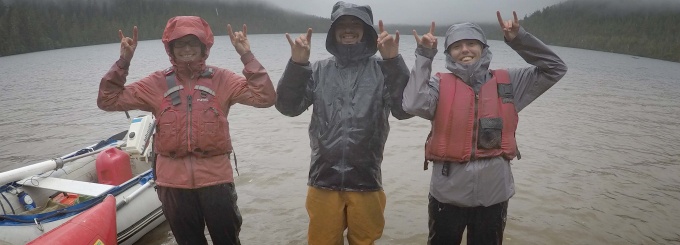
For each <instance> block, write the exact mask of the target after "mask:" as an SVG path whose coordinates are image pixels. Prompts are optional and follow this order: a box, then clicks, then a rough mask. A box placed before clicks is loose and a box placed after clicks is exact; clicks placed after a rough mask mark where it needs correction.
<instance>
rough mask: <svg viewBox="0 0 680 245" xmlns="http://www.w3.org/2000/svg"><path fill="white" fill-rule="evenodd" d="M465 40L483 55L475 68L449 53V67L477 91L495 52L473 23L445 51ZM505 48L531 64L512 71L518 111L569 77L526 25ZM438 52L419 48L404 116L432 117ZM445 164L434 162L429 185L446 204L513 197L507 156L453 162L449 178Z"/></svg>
mask: <svg viewBox="0 0 680 245" xmlns="http://www.w3.org/2000/svg"><path fill="white" fill-rule="evenodd" d="M463 39H475V40H479V41H480V42H482V43H483V44H484V49H483V50H482V57H481V58H480V60H479V61H478V62H477V63H475V64H471V65H462V64H458V63H455V62H454V60H453V58H452V57H451V56H450V55H449V54H448V53H447V52H445V53H446V68H447V69H448V70H449V71H450V72H452V73H453V74H454V75H456V76H458V77H459V78H461V79H462V80H463V81H465V83H467V84H468V85H470V86H471V87H472V88H473V89H474V90H475V91H479V89H480V87H481V86H482V85H483V84H484V83H486V81H488V80H489V79H491V77H492V76H491V72H490V70H489V64H490V63H491V57H492V55H491V51H490V50H489V46H488V45H487V43H486V37H485V36H484V33H483V31H482V29H481V28H480V27H479V26H477V25H475V24H472V23H462V24H456V25H453V26H451V27H450V28H449V29H448V31H447V32H446V41H445V43H444V45H445V46H444V47H445V50H446V47H448V46H449V45H451V44H452V43H454V42H455V41H458V40H463ZM506 44H508V45H509V46H510V47H511V48H512V49H513V50H515V51H516V52H517V53H518V54H519V55H520V56H521V57H522V58H523V59H524V60H525V61H526V62H527V63H529V64H531V65H532V66H530V67H525V68H511V69H508V72H509V73H510V83H511V84H512V89H513V95H514V103H515V108H516V109H517V112H519V111H521V110H522V109H523V108H524V107H526V106H527V105H528V104H529V103H531V102H532V101H534V100H535V99H536V98H538V97H539V96H540V95H541V94H543V93H544V92H545V91H546V90H548V89H549V88H550V87H552V86H553V85H554V84H555V83H556V82H557V81H559V80H560V79H561V78H562V77H563V76H564V75H565V74H566V72H567V66H566V65H565V64H564V62H563V61H562V60H561V59H560V58H559V57H558V56H557V55H556V54H555V53H553V52H552V51H551V50H550V49H549V48H548V47H547V46H546V45H545V44H544V43H543V42H541V41H540V40H538V39H537V38H536V37H534V36H533V35H531V34H529V33H528V32H526V31H525V30H524V28H522V27H520V30H519V33H518V35H517V37H516V38H515V39H513V40H512V41H511V42H506ZM436 53H437V49H428V48H425V47H422V46H419V47H418V48H417V49H416V62H415V65H414V66H413V72H412V73H411V76H410V78H409V82H408V85H407V86H406V89H405V91H404V97H403V108H404V110H405V111H406V112H408V113H411V114H413V115H416V116H420V117H422V118H425V119H428V120H433V119H434V117H435V110H436V108H437V101H438V100H439V77H437V76H431V74H432V59H433V58H434V56H435V54H436ZM520 121H521V120H520ZM520 149H521V147H520ZM444 164H449V163H447V162H434V165H433V168H432V179H431V181H430V194H431V195H432V196H433V197H434V198H435V199H437V200H438V201H440V202H442V203H448V204H453V205H456V206H460V207H477V206H485V207H488V206H491V205H494V204H497V203H500V202H504V201H507V200H508V199H510V197H512V195H514V194H515V186H514V180H513V177H512V172H511V171H510V161H508V160H506V159H504V158H503V157H495V158H487V159H477V160H472V161H469V162H467V163H463V164H460V163H452V164H450V165H449V167H450V169H449V175H448V176H445V175H443V174H442V167H443V166H444Z"/></svg>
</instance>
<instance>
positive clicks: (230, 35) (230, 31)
mask: <svg viewBox="0 0 680 245" xmlns="http://www.w3.org/2000/svg"><path fill="white" fill-rule="evenodd" d="M227 33H229V38H231V40H234V30H233V29H231V24H227Z"/></svg>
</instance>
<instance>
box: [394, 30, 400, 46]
mask: <svg viewBox="0 0 680 245" xmlns="http://www.w3.org/2000/svg"><path fill="white" fill-rule="evenodd" d="M394 43H399V30H397V31H396V32H395V33H394Z"/></svg>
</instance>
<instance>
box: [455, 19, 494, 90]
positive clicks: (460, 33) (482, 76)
mask: <svg viewBox="0 0 680 245" xmlns="http://www.w3.org/2000/svg"><path fill="white" fill-rule="evenodd" d="M466 39H472V40H477V41H479V42H481V43H482V45H483V46H484V48H483V50H482V53H481V57H479V60H478V61H477V62H475V63H474V64H469V65H464V64H459V63H457V62H456V61H455V60H454V59H453V57H451V55H450V54H449V51H448V50H449V46H451V44H453V43H455V42H457V41H460V40H466ZM444 54H445V55H446V69H447V70H449V71H451V72H452V73H453V74H454V75H456V76H458V77H460V78H461V79H462V80H463V81H464V82H465V83H467V84H468V85H470V87H472V89H474V90H475V91H477V92H478V91H479V88H481V86H482V85H483V84H484V83H485V82H486V81H488V80H489V79H490V78H491V74H490V73H489V65H490V64H491V58H493V54H492V53H491V50H489V45H488V44H487V43H486V36H485V35H484V31H483V30H482V28H481V27H479V26H478V25H476V24H473V23H469V22H466V23H461V24H455V25H452V26H451V27H449V29H448V30H447V31H446V39H445V41H444Z"/></svg>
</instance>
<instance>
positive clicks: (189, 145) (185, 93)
mask: <svg viewBox="0 0 680 245" xmlns="http://www.w3.org/2000/svg"><path fill="white" fill-rule="evenodd" d="M212 74H213V71H212V69H210V68H208V69H207V70H206V72H204V73H203V74H201V76H200V77H199V79H198V80H197V81H196V84H195V85H194V87H193V88H191V89H187V88H184V86H182V85H176V81H175V79H176V78H175V74H174V72H173V71H172V70H166V80H167V83H168V91H167V92H165V95H164V96H163V102H162V103H161V106H160V107H159V110H160V111H157V112H156V113H155V115H156V119H157V120H156V136H155V137H156V138H155V140H154V141H155V142H154V146H155V150H156V152H157V153H158V154H161V155H164V156H169V157H183V156H186V155H187V154H189V153H192V154H193V155H195V156H197V157H210V156H216V155H222V154H228V153H231V151H232V146H231V137H230V136H229V122H228V121H227V117H226V115H227V112H225V111H224V110H223V108H222V106H220V105H219V104H218V103H217V100H216V98H215V91H214V90H213V86H212V83H213V80H212Z"/></svg>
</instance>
